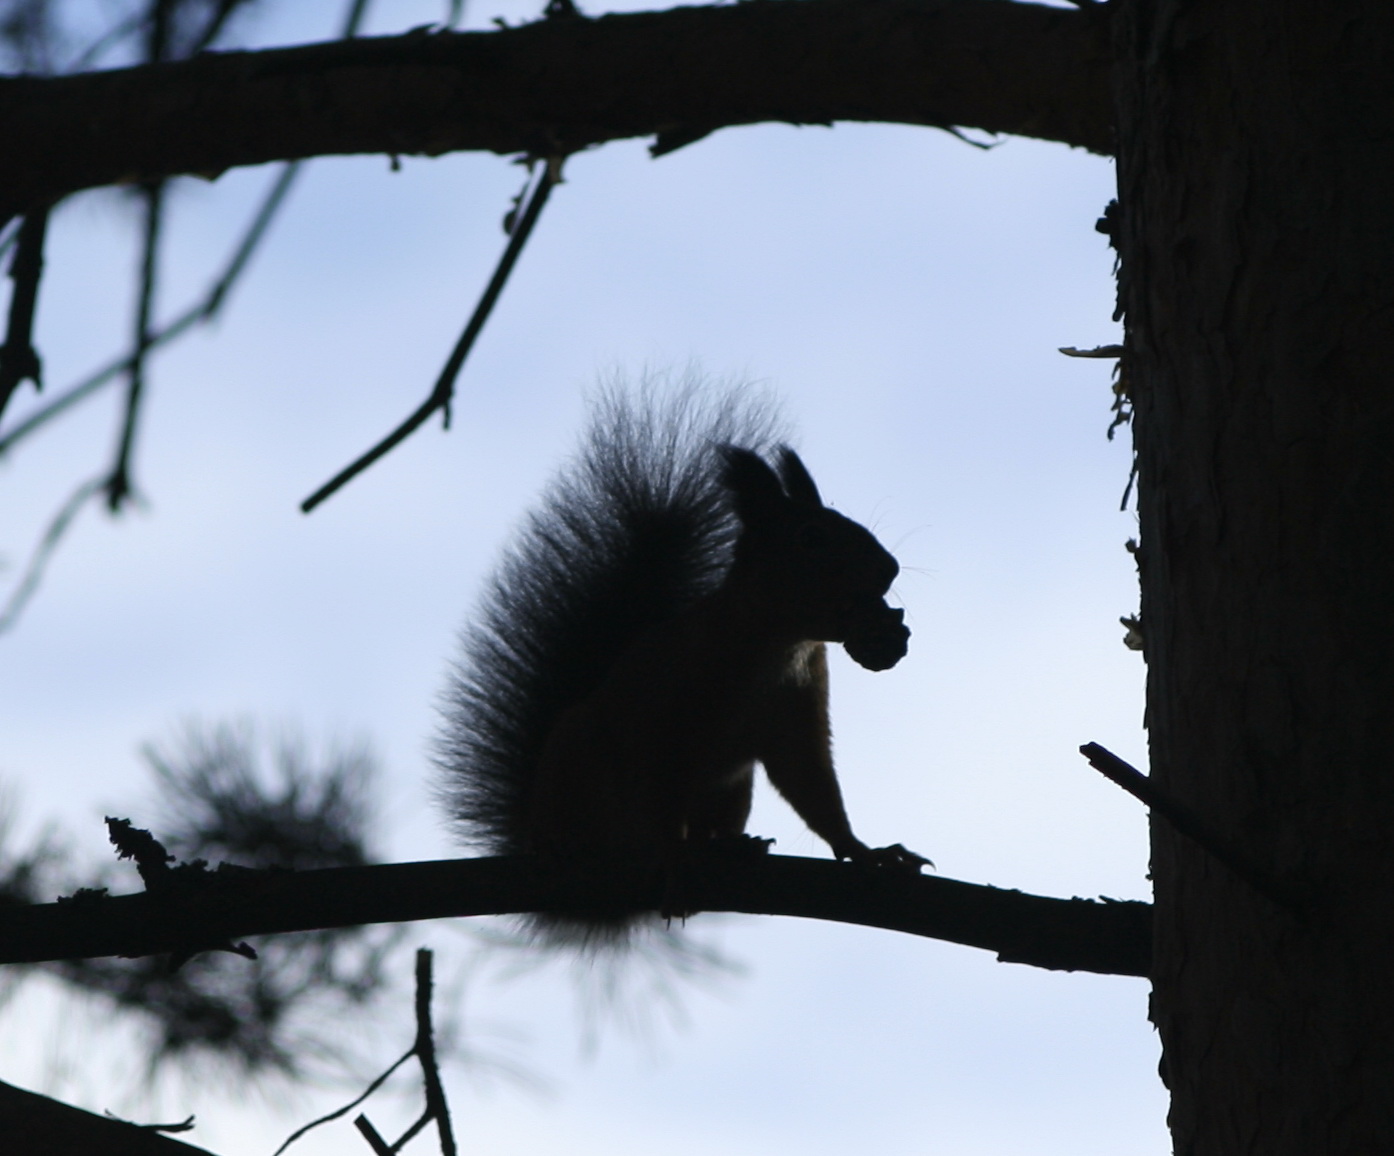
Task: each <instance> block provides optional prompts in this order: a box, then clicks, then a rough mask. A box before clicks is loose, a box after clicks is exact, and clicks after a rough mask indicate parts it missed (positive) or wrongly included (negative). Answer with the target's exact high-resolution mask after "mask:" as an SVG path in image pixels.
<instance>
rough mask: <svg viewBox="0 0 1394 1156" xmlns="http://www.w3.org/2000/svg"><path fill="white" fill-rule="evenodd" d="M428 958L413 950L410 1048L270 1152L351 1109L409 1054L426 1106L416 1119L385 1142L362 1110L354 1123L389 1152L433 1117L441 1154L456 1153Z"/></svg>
mask: <svg viewBox="0 0 1394 1156" xmlns="http://www.w3.org/2000/svg"><path fill="white" fill-rule="evenodd" d="M431 962H432V954H431V950H430V948H427V947H422V948H418V949H417V952H416V1041H415V1042H414V1043H413V1044H412V1046H411V1050H410V1051H408V1052H407V1053H406V1054H405V1055H403V1056H402V1057H401V1058H400V1059H398V1060H397V1062H396V1063H394V1064H393V1065H392V1066H391V1067H390V1068H388V1069H387V1071H385V1072H383V1074H382V1075H380V1076H379V1077H378V1078H377V1079H376V1080H374V1081H373V1082H372V1083H371V1084H369V1085H368V1088H367V1090H366V1091H364V1092H363V1094H362V1095H360V1096H359V1097H358V1098H357V1099H355V1100H354V1101H353V1102H352V1103H349V1104H345V1105H344V1106H343V1107H342V1108H339V1109H337V1110H336V1111H333V1112H330V1113H329V1114H328V1115H327V1116H321V1117H320V1118H319V1119H318V1120H312V1121H311V1122H310V1123H308V1124H306V1125H305V1126H304V1127H303V1128H299V1129H297V1130H296V1131H295V1132H293V1133H291V1135H290V1137H289V1138H288V1139H287V1140H286V1142H285V1143H284V1144H282V1145H281V1146H280V1147H279V1148H277V1149H276V1151H275V1153H274V1154H273V1156H281V1153H282V1152H284V1151H285V1150H286V1149H287V1148H289V1147H290V1146H291V1145H292V1144H294V1143H295V1142H296V1141H297V1140H298V1139H300V1137H301V1136H303V1135H305V1133H306V1132H308V1131H310V1130H311V1129H312V1128H318V1127H319V1126H320V1125H321V1124H327V1123H329V1121H331V1120H337V1119H338V1118H339V1117H340V1116H343V1115H345V1114H346V1113H348V1112H351V1111H353V1109H354V1108H356V1107H358V1105H359V1104H361V1103H363V1101H364V1100H366V1099H367V1098H368V1097H369V1096H371V1095H372V1094H373V1093H374V1092H376V1091H377V1090H378V1089H379V1088H380V1087H382V1085H383V1084H384V1083H385V1082H386V1081H387V1077H388V1076H390V1075H392V1073H393V1072H395V1071H396V1070H397V1069H398V1068H400V1067H401V1066H402V1065H403V1064H404V1063H406V1062H407V1061H408V1060H409V1059H411V1058H412V1056H415V1057H416V1058H417V1059H418V1060H419V1061H420V1063H421V1076H422V1081H423V1082H424V1084H425V1093H426V1110H425V1111H424V1112H422V1113H421V1115H420V1116H419V1117H418V1118H417V1119H416V1122H415V1123H413V1124H412V1125H411V1127H410V1128H408V1129H407V1130H406V1132H405V1133H404V1134H403V1135H402V1136H401V1137H400V1138H399V1139H398V1140H397V1142H396V1143H395V1144H388V1143H387V1142H386V1141H385V1140H384V1139H383V1138H382V1136H381V1135H380V1134H379V1133H378V1130H377V1129H376V1128H374V1127H373V1125H372V1122H371V1121H369V1119H368V1117H367V1116H366V1115H364V1114H360V1115H359V1116H358V1118H357V1119H356V1120H354V1122H353V1123H354V1126H355V1127H356V1128H357V1129H358V1131H359V1133H360V1134H361V1135H362V1136H363V1138H364V1139H365V1140H366V1141H367V1142H368V1146H369V1147H370V1148H372V1149H373V1151H374V1152H378V1153H391V1152H399V1151H401V1149H402V1147H403V1145H405V1144H406V1143H407V1141H408V1140H410V1139H411V1138H412V1137H413V1136H415V1135H416V1134H417V1133H418V1132H420V1131H421V1129H422V1128H424V1127H425V1126H426V1125H427V1124H428V1123H430V1122H431V1121H432V1120H435V1122H436V1127H437V1129H438V1131H439V1133H440V1150H441V1156H456V1148H455V1136H454V1134H453V1133H452V1132H451V1130H450V1108H449V1107H448V1105H447V1104H446V1102H445V1090H444V1088H442V1086H441V1082H440V1069H439V1068H438V1067H437V1065H436V1041H435V1032H434V1031H433V1029H432V1027H431V993H432V989H433V987H434V983H433V981H432V978H431Z"/></svg>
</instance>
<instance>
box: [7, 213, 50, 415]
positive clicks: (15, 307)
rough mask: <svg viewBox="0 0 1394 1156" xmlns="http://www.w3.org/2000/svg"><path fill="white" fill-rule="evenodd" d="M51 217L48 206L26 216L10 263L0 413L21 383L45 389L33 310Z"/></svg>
mask: <svg viewBox="0 0 1394 1156" xmlns="http://www.w3.org/2000/svg"><path fill="white" fill-rule="evenodd" d="M48 214H49V206H47V205H45V206H43V207H42V208H39V209H35V210H33V211H32V212H30V213H26V214H25V217H24V221H23V223H22V224H21V225H20V227H19V230H18V232H17V234H16V242H15V255H14V260H13V261H12V262H11V264H10V279H11V280H12V281H14V283H15V287H14V293H13V294H12V295H11V297H10V317H9V324H8V325H7V327H6V329H5V344H4V346H2V347H0V414H3V413H4V412H5V406H6V405H7V404H8V403H9V400H10V396H11V395H12V394H13V393H14V391H15V390H16V389H18V388H19V386H20V384H21V383H22V382H24V381H32V382H33V383H34V388H35V389H40V388H42V387H43V380H42V368H41V365H40V362H39V354H38V352H37V351H36V350H35V349H34V307H35V305H36V304H37V303H38V299H39V280H40V278H41V277H42V276H43V271H44V235H45V233H46V232H47V231H48Z"/></svg>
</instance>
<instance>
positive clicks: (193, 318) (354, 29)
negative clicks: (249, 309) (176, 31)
mask: <svg viewBox="0 0 1394 1156" xmlns="http://www.w3.org/2000/svg"><path fill="white" fill-rule="evenodd" d="M367 11H368V0H351V2H350V3H349V5H348V9H347V13H346V15H345V17H344V24H343V28H342V32H341V36H342V37H343V38H344V39H351V38H352V37H354V36H356V35H358V30H359V29H360V28H361V27H362V24H363V21H364V19H365V18H366V16H367ZM137 23H138V22H137ZM130 31H134V28H131V29H127V33H129V32H130ZM303 164H304V162H303V161H290V162H288V163H287V164H286V165H285V166H284V167H283V168H282V169H281V171H280V173H279V175H278V176H277V177H276V180H275V181H274V182H273V183H272V185H271V188H270V190H269V191H268V192H267V194H266V197H265V198H264V199H263V200H262V203H261V205H260V206H259V207H258V208H257V211H256V213H255V215H254V216H253V217H252V222H251V224H250V225H249V226H248V228H247V231H246V233H245V234H243V237H242V240H241V241H239V242H238V245H237V248H236V249H235V250H234V251H233V255H232V257H231V258H230V259H229V261H228V263H227V267H226V268H225V269H224V270H223V272H222V273H221V274H220V275H219V276H218V277H217V279H216V280H215V281H214V282H213V284H212V285H211V286H210V287H209V290H208V292H207V293H206V294H205V295H204V297H203V299H202V300H201V301H198V302H197V303H195V304H194V305H191V306H190V307H189V308H188V309H186V310H185V311H184V312H183V313H181V314H180V315H179V316H178V317H176V318H175V319H174V320H173V321H171V322H170V323H169V324H168V325H166V326H164V327H163V328H161V329H158V330H156V331H155V332H153V333H152V334H151V335H150V340H149V342H148V344H147V345H146V348H145V352H146V354H147V355H148V354H150V353H153V352H154V351H155V350H156V349H159V348H160V347H161V346H163V345H168V344H169V343H170V342H171V341H174V340H175V339H176V338H178V337H181V336H183V334H184V333H185V332H187V331H188V330H189V329H191V328H193V327H194V326H195V325H197V324H198V323H199V322H202V321H212V320H213V318H214V317H215V316H216V315H217V314H218V311H219V310H220V309H221V308H222V306H223V303H224V302H225V301H226V299H227V295H228V292H229V291H230V290H231V289H232V287H233V285H234V284H235V283H236V281H237V280H238V278H239V277H241V275H242V272H243V270H244V269H245V268H246V267H247V264H248V262H249V261H251V259H252V255H253V254H254V253H255V252H256V250H257V247H258V246H259V245H260V244H261V241H262V239H263V237H265V235H266V232H267V230H268V229H269V228H270V227H271V222H272V220H273V219H274V218H275V216H276V214H277V212H279V210H280V208H281V204H282V202H284V201H285V199H286V196H287V194H288V193H289V192H290V189H291V185H292V184H293V183H294V181H295V178H296V177H297V176H298V175H299V173H300V170H301V168H302V167H303ZM134 361H135V357H134V355H132V354H126V355H125V356H123V357H119V358H117V359H116V360H115V361H112V362H110V363H109V364H107V365H105V366H103V367H102V368H101V369H99V370H97V371H96V372H95V373H93V374H92V375H91V376H89V377H87V378H85V379H84V380H82V381H80V382H78V383H77V384H76V385H74V386H72V387H71V388H69V389H67V390H65V391H64V392H63V393H61V394H59V395H58V396H57V397H55V398H54V399H53V400H52V401H51V402H49V403H48V404H47V405H45V406H43V407H42V408H41V409H37V410H35V411H34V412H33V413H31V414H30V415H29V416H28V417H26V418H25V419H24V420H23V421H21V422H20V423H19V424H18V425H16V426H15V428H14V429H12V430H10V431H9V432H8V433H6V434H5V435H4V436H2V437H0V456H3V455H4V454H5V453H6V452H8V451H9V450H10V449H12V448H13V447H14V446H15V445H16V444H17V443H18V442H20V441H22V440H23V439H24V438H25V437H27V436H28V435H29V434H31V433H33V432H34V431H35V430H37V429H38V428H39V427H41V426H43V425H46V424H47V423H48V422H50V421H51V420H53V419H54V418H55V417H57V416H58V415H59V414H61V413H63V412H64V411H65V410H67V409H68V408H69V407H70V406H73V405H75V404H77V403H78V402H79V401H82V400H83V399H84V398H87V397H90V396H91V395H92V394H94V393H96V392H97V390H99V389H101V388H102V386H104V385H108V384H110V383H111V382H113V381H115V380H116V379H117V378H118V377H120V376H121V375H122V374H124V373H129V372H130V370H131V366H132V364H133V362H134Z"/></svg>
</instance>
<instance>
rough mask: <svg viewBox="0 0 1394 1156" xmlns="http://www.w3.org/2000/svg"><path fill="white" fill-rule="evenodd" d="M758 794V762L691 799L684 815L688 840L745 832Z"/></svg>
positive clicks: (747, 764)
mask: <svg viewBox="0 0 1394 1156" xmlns="http://www.w3.org/2000/svg"><path fill="white" fill-rule="evenodd" d="M754 794H755V763H754V762H748V763H745V764H743V765H742V766H741V767H739V768H738V769H737V770H736V771H735V772H734V773H732V774H731V775H729V776H727V777H726V778H724V779H723V780H722V781H721V782H719V783H717V784H716V785H714V786H709V787H707V788H706V789H705V790H703V791H702V793H701V794H700V795H699V796H698V797H697V798H696V799H694V800H693V801H692V803H691V804H690V805H689V806H688V808H687V814H686V815H685V816H684V819H685V821H684V824H683V826H684V827H685V829H686V830H685V836H686V840H687V841H688V842H693V843H698V842H707V841H709V840H712V839H728V838H735V837H739V836H741V835H744V834H745V825H746V822H747V820H749V818H750V805H751V802H752V800H753V798H754Z"/></svg>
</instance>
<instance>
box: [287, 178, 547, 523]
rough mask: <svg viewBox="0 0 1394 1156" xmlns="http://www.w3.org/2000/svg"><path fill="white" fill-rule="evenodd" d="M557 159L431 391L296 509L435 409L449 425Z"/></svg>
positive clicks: (311, 503) (336, 486)
mask: <svg viewBox="0 0 1394 1156" xmlns="http://www.w3.org/2000/svg"><path fill="white" fill-rule="evenodd" d="M561 164H562V158H561V157H559V156H558V157H549V158H547V160H546V161H545V162H544V163H543V167H542V175H541V176H540V177H539V178H538V180H537V184H536V185H535V186H534V187H533V191H532V197H531V198H530V199H529V201H528V203H527V208H526V209H524V211H523V214H522V216H521V218H520V219H518V220H517V221H516V222H515V224H514V226H513V228H512V230H511V234H512V235H511V236H510V237H509V239H508V245H507V246H506V247H505V248H504V251H503V256H502V257H500V258H499V263H498V267H497V268H495V270H494V275H493V276H492V277H491V278H490V279H489V284H488V285H487V286H486V287H485V290H484V294H483V296H481V297H480V299H479V304H478V305H476V306H475V308H474V313H473V314H472V315H471V316H470V319H469V322H468V324H466V326H465V330H464V332H463V333H461V334H460V340H459V341H457V342H456V343H455V348H454V349H453V350H452V351H451V353H450V356H449V358H447V359H446V362H445V367H444V368H443V369H442V370H441V371H440V376H439V377H437V378H436V384H435V387H434V388H433V389H432V390H431V394H430V396H429V397H428V398H427V399H426V400H425V401H424V402H422V403H421V405H419V406H418V407H417V408H416V410H415V411H414V412H413V413H412V414H411V416H410V417H408V418H407V419H406V420H405V421H404V422H402V424H401V425H399V426H398V427H397V428H396V429H395V430H393V431H392V432H391V433H390V434H388V435H387V436H386V437H385V438H383V439H382V441H380V442H378V444H377V445H375V446H373V448H372V449H370V450H369V451H368V452H367V453H365V454H363V455H362V456H361V457H359V458H358V459H357V460H355V461H354V462H352V463H351V464H350V465H348V466H346V467H345V468H344V469H342V470H340V471H339V472H338V473H337V474H335V475H334V477H332V478H331V479H330V480H329V481H327V482H325V484H324V485H322V486H321V487H320V488H319V489H318V490H316V491H315V492H314V493H313V494H311V495H310V496H309V497H308V498H306V499H305V500H304V501H303V502H301V503H300V511H301V513H304V514H308V513H309V512H310V511H311V510H313V509H314V508H315V507H316V506H318V505H319V504H320V503H321V502H323V501H324V500H325V499H326V498H328V497H329V496H330V495H332V494H334V493H336V492H337V491H338V490H340V489H342V488H343V487H344V486H345V485H347V484H348V483H349V482H350V481H352V480H353V479H354V478H356V477H357V476H358V475H359V474H361V473H362V472H363V471H364V470H366V469H367V468H368V467H369V466H371V465H372V464H373V463H374V462H376V461H377V460H378V459H379V458H381V457H383V456H384V455H385V454H387V453H389V452H390V451H391V450H393V449H394V448H396V446H398V445H399V444H400V443H402V442H403V441H405V440H406V439H407V438H409V437H410V436H411V435H412V434H413V433H415V432H416V431H417V430H418V429H420V428H421V426H422V425H424V424H425V423H426V421H427V419H429V418H430V417H431V415H432V414H434V413H435V412H436V411H437V410H440V412H441V414H442V416H443V419H444V425H445V427H446V428H447V429H448V428H449V427H450V402H451V400H452V398H453V397H454V393H455V379H456V378H457V377H458V376H459V374H460V369H461V367H462V366H463V365H464V363H465V358H466V357H467V356H468V355H469V351H470V348H471V347H472V346H473V345H474V342H475V338H477V337H478V336H479V332H480V330H481V329H483V328H484V322H485V321H486V320H488V317H489V313H490V311H491V310H492V309H493V307H494V303H495V302H496V301H497V300H498V298H499V294H500V293H501V292H502V291H503V287H504V285H505V284H506V283H507V281H508V275H509V273H511V272H512V271H513V265H514V263H515V262H516V261H517V260H518V254H519V253H521V252H522V251H523V246H524V245H525V244H527V240H528V235H529V234H530V233H531V232H532V227H533V225H535V224H536V223H537V218H538V216H539V214H540V213H541V212H542V206H543V205H545V204H546V203H547V196H548V194H549V193H551V191H552V187H553V186H554V185H555V184H556V183H557V181H559V180H560V179H561Z"/></svg>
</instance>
